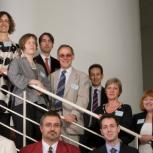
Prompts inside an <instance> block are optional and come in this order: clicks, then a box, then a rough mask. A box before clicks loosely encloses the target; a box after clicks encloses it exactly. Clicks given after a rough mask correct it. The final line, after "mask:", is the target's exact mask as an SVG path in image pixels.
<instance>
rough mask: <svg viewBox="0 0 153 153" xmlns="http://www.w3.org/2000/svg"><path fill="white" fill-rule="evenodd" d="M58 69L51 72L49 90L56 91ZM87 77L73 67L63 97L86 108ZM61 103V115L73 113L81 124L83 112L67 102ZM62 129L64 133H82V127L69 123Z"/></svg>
mask: <svg viewBox="0 0 153 153" xmlns="http://www.w3.org/2000/svg"><path fill="white" fill-rule="evenodd" d="M59 73H60V70H58V71H56V72H54V73H52V74H51V90H52V92H53V93H56V90H57V85H58V81H59ZM88 92H89V79H88V76H87V75H86V74H85V73H83V72H80V71H78V70H76V69H74V68H72V72H71V74H70V76H69V78H68V81H67V84H66V85H65V91H64V97H63V98H65V99H67V100H69V101H71V102H73V103H74V104H76V105H78V106H80V107H82V108H87V105H88V102H89V96H88ZM62 105H63V115H66V114H74V115H76V116H77V123H78V124H80V125H83V113H82V112H80V111H78V110H77V109H75V108H74V107H72V106H70V105H68V104H64V103H63V104H62ZM63 129H64V130H65V132H66V133H68V134H72V135H78V134H83V129H81V128H78V127H77V126H75V125H73V124H69V123H65V124H64V127H63Z"/></svg>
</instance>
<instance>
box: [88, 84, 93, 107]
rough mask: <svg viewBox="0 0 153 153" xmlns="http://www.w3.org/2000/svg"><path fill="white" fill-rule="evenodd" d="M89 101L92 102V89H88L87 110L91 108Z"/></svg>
mask: <svg viewBox="0 0 153 153" xmlns="http://www.w3.org/2000/svg"><path fill="white" fill-rule="evenodd" d="M91 101H92V87H91V86H90V87H89V105H88V110H90V108H91Z"/></svg>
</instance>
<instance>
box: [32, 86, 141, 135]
mask: <svg viewBox="0 0 153 153" xmlns="http://www.w3.org/2000/svg"><path fill="white" fill-rule="evenodd" d="M30 86H31V87H33V88H34V89H36V90H38V91H40V92H42V93H44V94H46V95H48V96H51V97H53V98H55V99H58V100H59V101H62V102H63V103H66V104H68V105H71V106H73V107H74V108H76V109H78V110H80V111H82V112H84V113H86V114H88V115H91V116H92V117H95V118H97V119H100V117H99V116H98V115H97V114H95V113H93V112H91V111H89V110H86V109H85V108H82V107H80V106H78V105H76V104H74V103H72V102H70V101H68V100H66V99H64V98H61V97H59V96H57V95H56V94H53V93H51V92H49V91H47V90H46V89H43V88H40V87H38V86H36V85H30ZM120 128H121V130H123V131H124V132H126V133H129V134H131V135H133V136H135V137H138V138H141V135H140V134H137V133H135V132H133V131H131V130H129V129H127V128H125V127H123V126H121V125H120Z"/></svg>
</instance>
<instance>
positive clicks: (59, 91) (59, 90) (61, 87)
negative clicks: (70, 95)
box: [55, 70, 66, 110]
mask: <svg viewBox="0 0 153 153" xmlns="http://www.w3.org/2000/svg"><path fill="white" fill-rule="evenodd" d="M65 73H66V71H65V70H64V71H62V73H61V76H60V79H59V82H58V86H57V91H56V95H58V96H60V97H63V95H64V89H65V81H66V76H65ZM55 109H56V110H59V109H62V102H61V101H59V100H57V99H56V100H55Z"/></svg>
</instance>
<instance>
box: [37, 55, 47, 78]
mask: <svg viewBox="0 0 153 153" xmlns="http://www.w3.org/2000/svg"><path fill="white" fill-rule="evenodd" d="M38 60H39V63H40V64H41V65H42V66H43V67H44V69H45V72H46V75H47V76H48V72H47V68H46V66H45V63H44V61H43V58H42V57H41V55H38Z"/></svg>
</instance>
